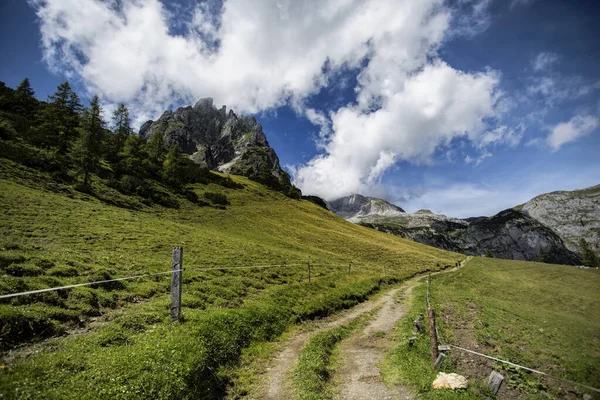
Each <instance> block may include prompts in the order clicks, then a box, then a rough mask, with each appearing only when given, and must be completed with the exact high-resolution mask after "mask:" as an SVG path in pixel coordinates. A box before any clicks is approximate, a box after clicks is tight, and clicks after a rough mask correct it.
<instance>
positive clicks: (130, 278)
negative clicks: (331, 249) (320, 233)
mask: <svg viewBox="0 0 600 400" xmlns="http://www.w3.org/2000/svg"><path fill="white" fill-rule="evenodd" d="M307 265H310V267H316V266H319V267H331V268H337V267H344V268H348V271H350V268H351V266H355V267H359V268H361V269H362V270H375V269H378V270H379V271H381V270H382V268H377V267H373V266H365V265H363V266H360V265H354V264H352V263H348V264H323V263H316V264H312V263H309V262H304V263H290V264H288V263H283V264H274V265H248V266H240V267H210V268H181V269H172V270H170V271H162V272H154V273H148V274H138V275H132V276H127V277H122V278H113V279H105V280H100V281H94V282H84V283H76V284H72V285H65V286H57V287H51V288H43V289H36V290H29V291H24V292H18V293H10V294H3V295H0V300H2V299H10V298H14V297H20V296H27V295H32V294H38V293H44V292H51V291H57V290H66V289H72V288H77V287H82V286H94V285H96V286H98V285H103V284H107V283H111V282H120V281H128V280H134V279H143V278H148V277H152V276H160V275H172V274H174V273H178V272H184V271H185V272H186V273H187V272H196V271H224V270H247V269H268V268H281V267H300V266H303V267H306V266H307ZM384 271H385V268H384Z"/></svg>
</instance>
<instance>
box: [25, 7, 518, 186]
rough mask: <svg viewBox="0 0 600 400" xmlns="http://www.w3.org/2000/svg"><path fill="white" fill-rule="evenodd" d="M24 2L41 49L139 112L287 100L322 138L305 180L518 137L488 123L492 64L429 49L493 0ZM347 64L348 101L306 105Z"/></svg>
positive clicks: (493, 97) (349, 182)
mask: <svg viewBox="0 0 600 400" xmlns="http://www.w3.org/2000/svg"><path fill="white" fill-rule="evenodd" d="M29 3H30V4H32V5H33V6H34V7H35V8H36V10H37V15H38V17H39V20H40V29H41V33H42V45H43V49H44V55H45V60H46V62H47V63H48V64H49V65H50V66H51V67H52V68H54V69H55V70H57V71H61V72H62V73H70V74H72V75H74V76H79V77H80V78H81V80H82V81H83V83H84V84H85V85H86V87H87V88H88V90H89V91H90V92H99V93H100V95H101V96H102V97H103V98H104V100H106V101H108V102H125V103H127V104H128V105H129V106H130V108H131V109H132V114H133V115H135V116H137V119H136V121H138V122H139V121H142V120H144V119H147V118H155V117H157V116H158V115H159V114H160V113H162V111H164V109H165V108H167V107H169V106H171V105H173V104H174V103H188V104H189V103H193V102H194V101H195V100H197V99H198V98H200V97H205V96H211V97H213V98H214V99H215V103H216V104H227V105H228V106H229V107H231V108H233V109H235V110H236V111H237V112H242V113H255V112H261V111H265V110H268V109H271V108H273V107H278V106H281V105H284V104H288V105H290V106H292V107H293V108H294V109H296V111H297V112H299V113H301V114H304V115H305V116H306V117H307V118H308V119H309V120H310V121H311V122H312V123H313V124H315V125H316V126H318V127H319V128H320V133H319V138H318V141H317V143H318V146H320V148H321V149H322V150H323V153H322V154H320V155H319V156H317V157H315V158H314V159H312V160H310V161H309V162H308V163H307V164H306V165H303V166H298V168H297V169H296V171H295V182H296V183H297V184H298V185H299V186H300V187H301V188H302V189H303V190H304V191H305V192H307V193H314V194H319V195H322V196H323V197H326V198H332V197H335V196H339V195H345V194H349V193H350V192H353V191H358V190H360V189H361V188H364V187H370V188H374V187H376V186H377V185H378V183H379V181H380V179H381V177H382V176H383V174H384V173H385V172H386V171H387V170H389V168H391V167H392V166H393V165H395V164H396V163H397V162H398V161H401V160H406V161H410V162H416V163H419V162H420V163H428V162H431V158H432V155H433V154H434V152H435V151H436V149H437V148H439V147H440V146H449V145H450V143H451V142H452V140H453V139H454V138H457V137H464V138H467V139H468V140H471V141H472V142H473V143H474V144H475V145H476V146H479V147H481V148H485V146H487V145H490V146H491V145H495V144H499V143H509V144H510V143H513V142H514V141H516V136H515V135H514V134H513V133H511V132H510V131H508V130H506V131H502V130H495V129H499V128H492V129H488V123H489V122H490V120H493V119H494V118H496V117H498V115H499V114H500V113H501V112H502V110H503V109H504V108H505V107H504V106H503V103H502V101H501V93H500V92H499V90H498V84H499V80H500V76H499V73H497V72H496V71H492V70H485V71H482V72H469V73H466V72H462V71H458V70H456V69H454V68H452V67H451V66H449V65H448V64H446V63H445V62H443V61H442V60H439V59H438V57H437V50H438V48H439V47H440V46H441V45H442V44H443V43H444V41H445V40H446V39H447V38H449V37H452V36H454V35H457V34H469V33H475V32H476V31H480V30H481V29H485V26H486V24H487V22H485V21H484V22H485V23H484V24H479V23H477V21H479V22H481V21H483V20H484V19H485V18H484V17H486V15H487V14H486V13H487V9H488V7H489V5H490V3H491V2H490V0H460V1H459V2H457V3H456V4H457V5H458V6H457V9H458V10H459V12H456V10H454V9H449V8H448V6H447V3H446V2H444V1H443V0H421V1H413V0H402V1H401V0H382V1H376V2H364V1H358V0H327V1H321V2H319V5H318V6H315V4H311V3H309V2H303V1H284V0H264V1H246V0H228V1H226V2H225V3H224V5H223V8H222V9H221V10H220V11H219V12H218V13H217V14H215V13H214V10H211V9H210V7H209V6H207V5H206V3H201V4H205V5H200V6H196V5H192V6H190V7H188V8H186V9H185V10H183V11H182V8H181V7H175V6H173V5H171V3H169V2H161V1H159V0H122V1H116V0H111V1H105V2H102V1H99V0H29ZM211 4H212V3H211ZM167 7H170V8H167ZM173 22H176V24H175V25H173ZM175 28H177V29H175ZM349 70H357V71H358V77H357V80H358V85H357V87H356V88H355V92H356V102H355V103H353V104H351V105H347V106H344V107H341V108H339V109H337V110H327V111H326V112H323V111H317V110H314V109H312V108H309V107H306V106H305V103H306V100H307V99H308V98H309V97H310V96H311V95H314V94H316V93H318V92H319V91H320V90H321V89H322V88H323V87H325V86H328V85H332V84H333V82H332V81H333V80H334V79H335V77H337V76H339V72H340V71H349ZM517 136H518V135H517Z"/></svg>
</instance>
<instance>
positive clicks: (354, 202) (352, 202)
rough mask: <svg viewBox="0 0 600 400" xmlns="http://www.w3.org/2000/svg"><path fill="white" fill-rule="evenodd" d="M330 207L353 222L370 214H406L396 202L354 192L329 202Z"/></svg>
mask: <svg viewBox="0 0 600 400" xmlns="http://www.w3.org/2000/svg"><path fill="white" fill-rule="evenodd" d="M328 205H329V208H330V209H331V210H332V211H333V212H334V213H336V214H338V215H339V216H341V217H342V218H346V219H348V220H350V221H352V222H356V221H355V220H357V219H360V218H363V217H365V216H368V215H381V216H395V215H399V214H404V210H403V209H402V208H400V207H398V206H396V205H394V204H391V203H389V202H387V201H385V200H382V199H378V198H376V197H367V196H362V195H360V194H352V195H350V196H346V197H342V198H339V199H337V200H334V201H331V202H329V203H328Z"/></svg>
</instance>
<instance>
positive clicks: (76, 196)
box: [0, 159, 463, 399]
mask: <svg viewBox="0 0 600 400" xmlns="http://www.w3.org/2000/svg"><path fill="white" fill-rule="evenodd" d="M232 178H233V180H234V181H235V182H237V183H239V184H241V185H243V188H226V187H223V186H220V185H217V184H207V185H203V184H194V185H193V186H192V190H193V191H194V192H195V193H196V194H197V195H198V198H201V199H206V201H207V203H208V205H205V206H199V205H198V204H199V203H198V202H196V203H193V202H190V201H188V200H187V199H186V198H185V197H182V196H178V197H176V201H177V203H178V204H179V206H178V208H173V207H171V208H165V207H162V206H158V205H152V206H148V205H144V203H143V201H142V199H137V198H135V197H134V196H124V195H122V194H120V193H118V192H116V191H114V190H113V189H110V188H108V187H106V186H104V184H103V183H102V181H100V180H98V179H96V178H95V180H94V181H93V182H92V190H93V191H94V194H95V195H94V196H90V195H88V194H85V193H80V192H78V191H75V190H74V189H73V188H72V187H70V186H68V185H62V184H60V183H58V182H57V181H55V180H54V179H52V176H51V175H49V174H45V173H42V172H39V171H36V170H32V169H29V168H27V167H25V166H22V165H19V164H16V163H13V162H11V161H8V160H5V159H0V205H1V207H0V213H2V216H1V218H0V231H1V232H2V235H1V236H0V274H1V279H0V294H8V293H14V292H21V291H27V290H34V289H41V288H46V287H55V286H62V285H68V284H75V283H83V282H93V281H96V280H102V279H110V278H118V277H125V276H131V275H136V274H145V273H153V272H162V271H168V270H170V262H171V248H172V247H173V246H183V247H184V256H183V260H184V268H189V269H193V268H217V267H239V266H249V265H270V264H282V263H284V262H285V263H287V264H296V263H299V264H302V265H301V266H287V267H280V268H271V269H243V270H237V271H236V270H222V271H221V270H216V271H189V272H186V271H184V273H183V276H184V278H183V282H184V284H183V308H182V315H183V318H182V321H180V322H177V323H175V324H170V323H169V319H168V310H169V303H170V297H169V283H170V280H169V275H160V276H156V277H152V278H144V279H139V280H132V281H123V282H115V283H113V284H109V285H101V286H98V287H95V286H88V287H80V288H75V289H69V290H61V291H54V292H46V293H41V294H36V295H30V296H22V297H16V298H13V299H5V300H2V301H1V302H0V351H2V353H1V354H2V356H1V361H0V365H1V368H0V394H2V397H3V398H78V399H79V398H139V397H150V398H189V397H194V398H215V397H220V396H221V395H222V393H223V391H224V390H225V388H226V386H227V385H228V383H229V376H230V374H231V371H232V369H233V368H235V366H236V363H237V362H238V360H239V356H240V353H241V351H242V350H243V349H244V348H246V347H248V346H250V345H251V344H253V343H257V342H261V341H266V340H272V339H274V338H276V337H277V336H278V335H280V334H281V333H282V332H284V331H285V330H286V329H287V328H289V327H290V326H291V325H293V324H295V323H297V322H299V321H301V320H306V319H313V318H318V317H321V316H326V315H328V314H330V313H332V312H335V311H336V310H339V309H343V308H348V307H351V306H353V305H355V304H357V303H358V302H360V301H364V300H365V299H366V298H367V297H368V296H370V295H371V294H372V293H375V292H377V291H378V290H379V289H380V288H382V287H383V286H385V285H387V284H389V283H393V282H396V281H398V280H401V279H403V278H406V277H408V276H411V275H413V274H415V273H417V272H419V271H423V270H426V269H432V270H434V269H439V268H441V267H442V266H443V265H446V264H454V262H455V261H458V260H460V259H461V258H463V257H462V256H461V255H459V254H455V253H449V252H445V251H442V250H438V249H434V248H431V247H428V246H424V245H421V244H418V243H414V242H411V241H408V240H404V239H401V238H398V237H394V236H392V235H387V234H383V233H379V232H376V231H374V230H370V229H367V228H364V227H361V226H358V225H354V224H351V223H349V222H346V221H345V220H343V219H341V218H339V217H337V216H335V215H334V214H332V213H330V212H328V211H326V210H324V209H322V208H320V207H318V206H316V205H315V204H313V203H311V202H308V201H302V200H294V199H290V198H288V197H285V196H284V195H282V194H281V193H278V192H275V191H272V190H269V189H267V188H266V187H264V186H262V185H261V184H259V183H257V182H254V181H251V180H249V179H246V178H243V177H237V176H233V177H232ZM215 193H216V194H220V195H223V196H225V197H226V198H227V201H228V202H229V203H230V204H229V205H227V206H223V204H222V203H223V201H222V200H223V198H222V197H221V196H215V195H214V194H215ZM206 194H209V195H206ZM174 196H176V195H174ZM211 199H218V200H219V201H218V202H211ZM306 262H311V263H312V264H314V266H313V267H312V271H311V272H312V277H313V280H312V282H311V283H310V284H309V283H307V282H306V268H305V267H304V265H305V263H306ZM349 262H352V263H353V266H352V272H351V273H350V274H348V273H347V267H346V266H347V264H348V263H349ZM319 264H333V265H336V266H322V265H319ZM338 265H339V266H338ZM384 265H385V266H386V268H387V277H386V278H383V277H382V275H383V274H382V272H383V271H382V267H383V266H384Z"/></svg>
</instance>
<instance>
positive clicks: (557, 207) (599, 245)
mask: <svg viewBox="0 0 600 400" xmlns="http://www.w3.org/2000/svg"><path fill="white" fill-rule="evenodd" d="M515 209H516V210H519V211H521V212H522V213H524V214H527V215H529V216H530V217H532V218H535V219H536V220H538V221H539V222H541V223H542V224H544V225H545V226H547V227H548V228H550V229H552V230H553V231H554V232H556V234H557V235H558V236H560V237H561V238H562V240H563V241H564V242H565V244H566V245H567V248H568V249H569V250H571V251H575V252H577V253H580V254H581V249H580V248H579V240H580V239H581V238H583V239H585V241H586V242H587V243H588V245H589V247H590V248H591V249H592V251H594V252H595V253H596V254H600V185H596V186H593V187H590V188H587V189H582V190H573V191H571V192H566V191H560V192H552V193H546V194H542V195H539V196H537V197H535V198H533V199H531V200H529V201H528V202H527V203H525V204H522V205H520V206H517V207H515Z"/></svg>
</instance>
